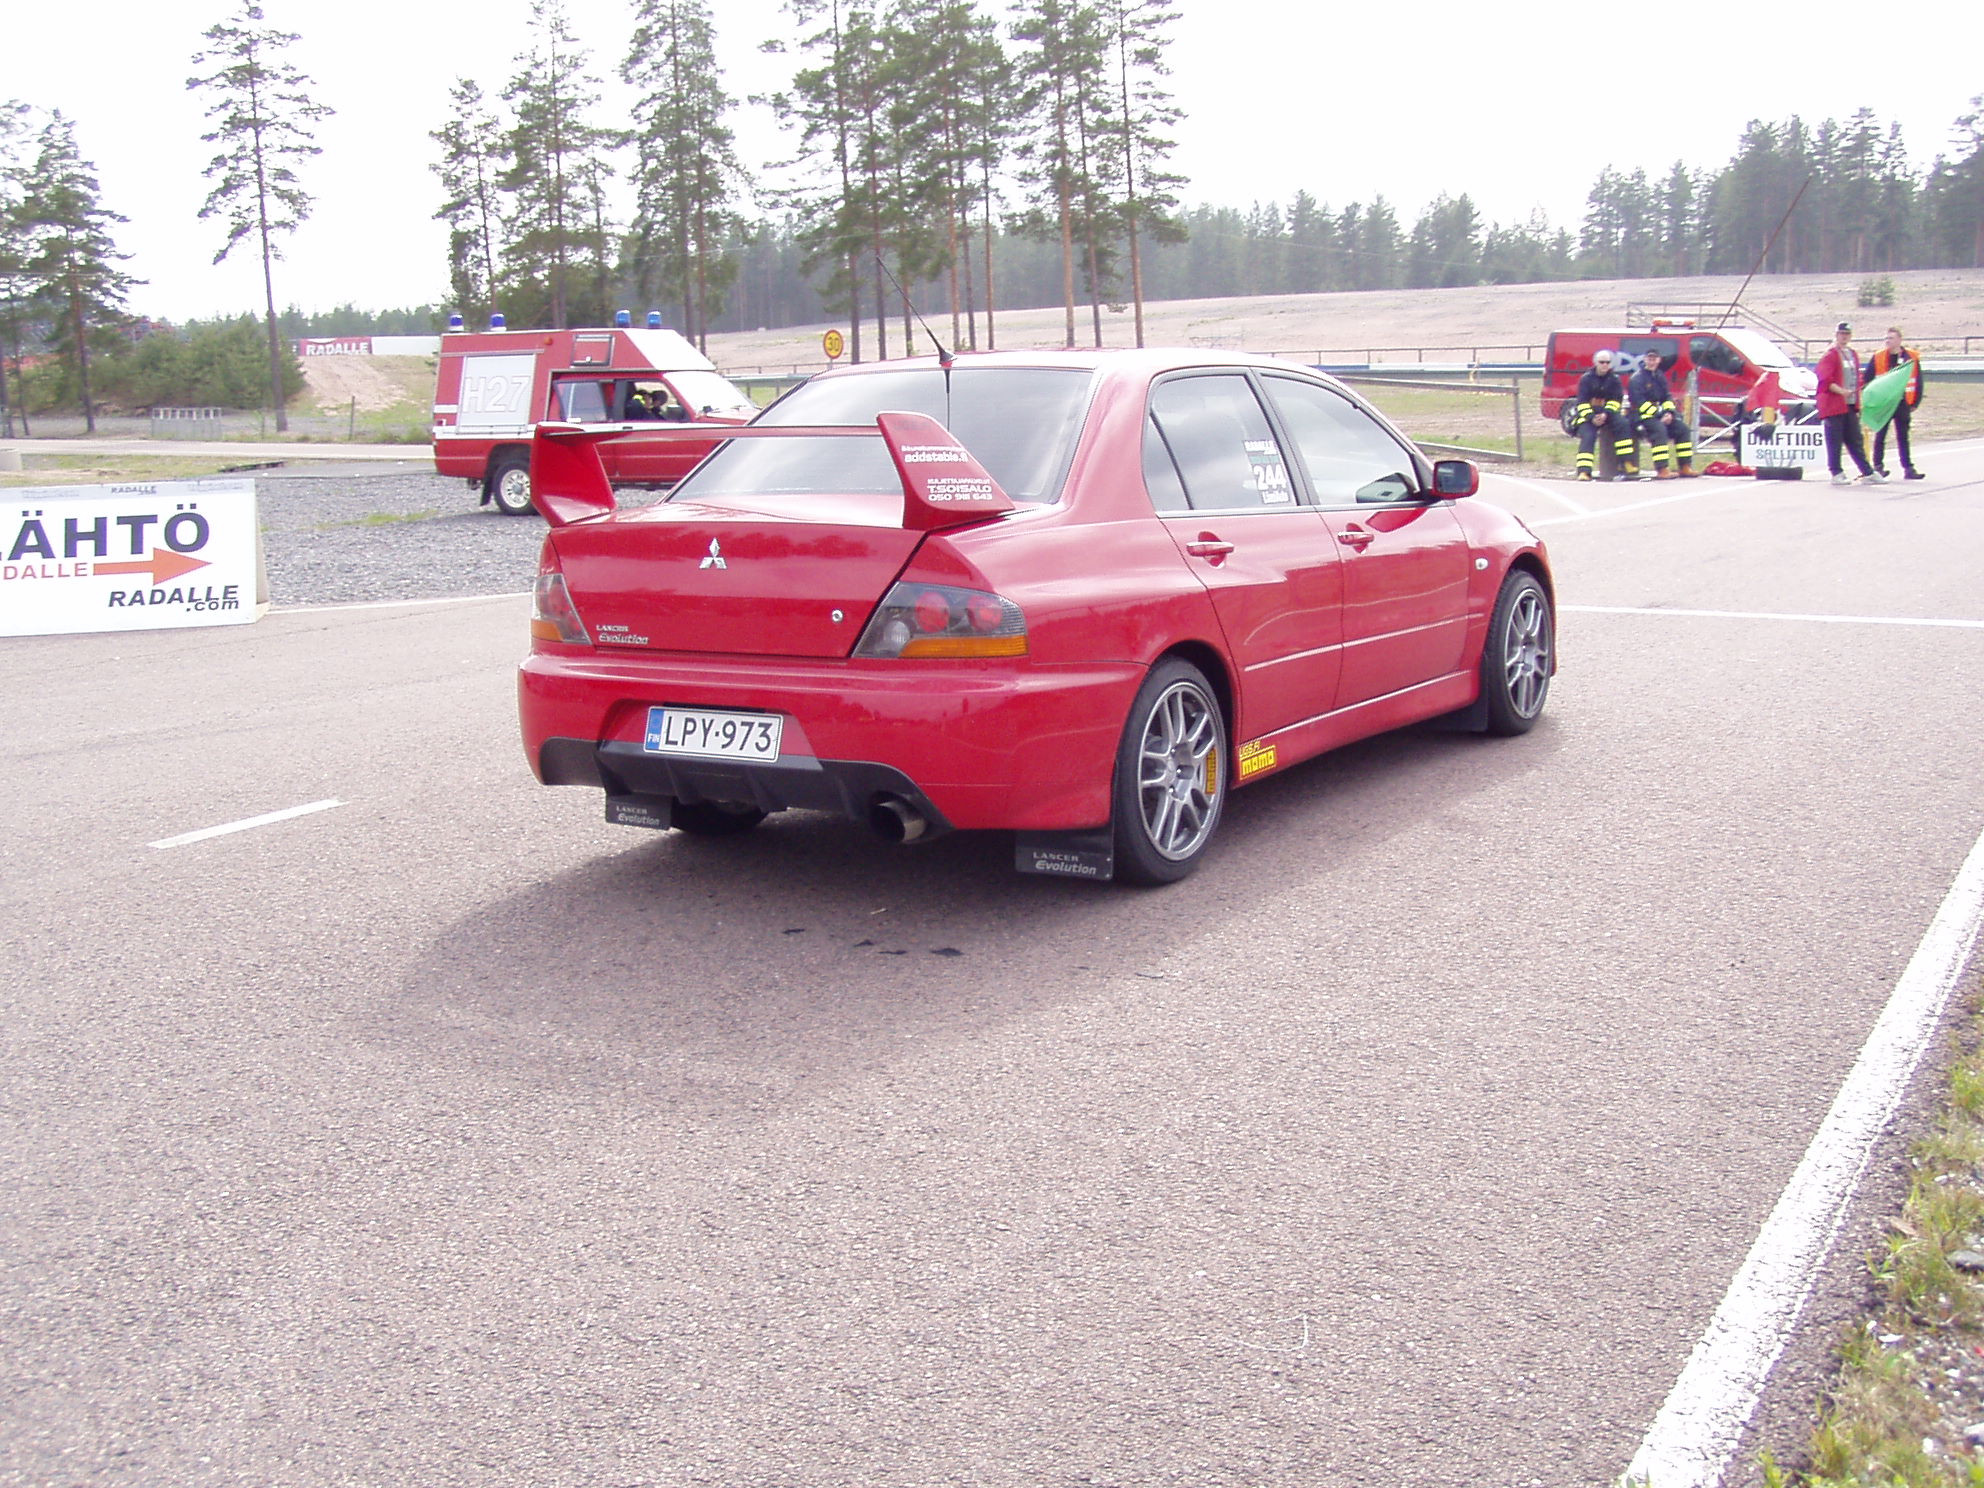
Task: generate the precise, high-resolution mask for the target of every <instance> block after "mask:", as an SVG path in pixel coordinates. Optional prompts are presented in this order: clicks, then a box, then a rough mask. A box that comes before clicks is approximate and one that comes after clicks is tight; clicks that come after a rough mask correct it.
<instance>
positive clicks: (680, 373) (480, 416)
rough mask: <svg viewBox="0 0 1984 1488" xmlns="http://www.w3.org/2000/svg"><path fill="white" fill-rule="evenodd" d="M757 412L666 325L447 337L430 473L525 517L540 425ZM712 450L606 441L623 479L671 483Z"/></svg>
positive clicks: (742, 417)
mask: <svg viewBox="0 0 1984 1488" xmlns="http://www.w3.org/2000/svg"><path fill="white" fill-rule="evenodd" d="M654 319H656V320H658V319H659V317H654ZM757 411H758V410H757V406H756V405H755V404H753V403H752V401H751V399H750V397H749V396H748V395H746V394H745V393H744V392H743V391H742V390H741V389H739V388H738V387H737V386H736V385H735V384H733V383H732V382H730V381H729V379H727V378H725V377H724V376H722V375H721V374H720V373H719V372H718V371H717V370H716V367H715V365H714V364H712V363H711V362H710V360H709V358H707V357H705V356H704V355H703V354H702V353H701V352H699V351H697V350H696V348H695V347H694V346H692V345H690V344H689V342H688V341H687V340H686V339H685V338H684V337H682V336H681V335H679V334H678V333H676V332H674V331H670V330H664V329H662V328H661V327H660V326H659V325H649V326H646V327H636V326H631V325H626V324H622V325H617V326H604V327H600V328H598V329H591V330H567V331H511V330H488V331H456V332H450V333H449V334H447V335H445V336H443V337H442V338H441V359H440V363H439V367H438V371H437V374H436V377H435V386H434V468H435V470H436V471H437V472H439V473H440V474H442V475H455V476H460V477H461V478H462V479H463V480H466V481H468V482H469V483H470V484H471V485H474V486H477V487H479V488H480V490H481V493H482V504H483V505H484V506H488V505H490V504H491V503H494V504H495V506H496V509H497V510H498V511H502V512H506V513H508V514H509V515H511V516H522V515H523V514H524V513H526V512H528V511H530V510H531V500H530V449H531V436H532V435H533V434H535V433H536V432H537V426H538V425H539V424H544V423H560V424H599V425H610V426H618V427H624V428H628V429H633V428H638V427H640V426H641V425H642V424H644V423H647V422H649V421H659V422H676V423H698V424H722V425H726V426H734V425H737V424H742V423H747V422H749V421H750V419H751V417H752V415H754V414H755V413H757ZM716 446H717V441H716V440H714V439H711V440H708V441H707V442H701V441H679V440H678V441H676V442H675V443H673V444H671V445H668V446H665V447H661V448H658V449H650V450H642V449H640V448H638V447H629V448H627V449H624V450H623V449H619V448H617V447H613V446H609V447H608V449H609V452H610V464H609V468H608V470H607V475H608V476H609V477H610V478H611V479H612V480H613V481H615V482H617V483H620V484H625V485H648V486H668V485H673V484H674V483H675V482H676V481H678V480H680V479H681V478H682V477H683V476H685V475H687V474H688V473H689V471H690V470H691V469H693V468H694V467H695V465H696V462H697V461H699V460H701V459H702V458H703V456H704V455H706V454H708V453H709V452H710V451H711V450H713V449H715V448H716Z"/></svg>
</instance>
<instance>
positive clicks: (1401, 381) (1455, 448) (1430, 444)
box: [1337, 375, 1523, 464]
mask: <svg viewBox="0 0 1984 1488" xmlns="http://www.w3.org/2000/svg"><path fill="white" fill-rule="evenodd" d="M1337 381H1338V382H1343V383H1349V384H1350V385H1352V386H1353V387H1355V386H1362V387H1388V388H1423V389H1427V390H1429V391H1432V392H1436V393H1480V394H1484V395H1486V396H1490V397H1505V398H1507V399H1508V400H1509V417H1510V421H1511V422H1512V423H1513V424H1514V426H1515V433H1516V452H1515V453H1514V454H1513V455H1511V454H1509V453H1507V452H1506V451H1503V450H1485V449H1476V448H1474V447H1473V446H1471V445H1465V444H1441V443H1438V442H1437V441H1434V440H1428V439H1416V440H1414V441H1413V443H1415V444H1417V445H1419V446H1420V447H1421V448H1422V449H1433V450H1447V451H1451V452H1452V453H1455V454H1461V455H1469V456H1472V457H1473V458H1474V459H1477V460H1493V461H1496V462H1498V463H1508V464H1520V463H1521V461H1522V458H1523V454H1522V384H1521V383H1520V382H1515V381H1511V382H1507V383H1500V382H1474V381H1469V382H1433V381H1424V382H1422V381H1419V380H1418V379H1415V378H1406V377H1359V376H1356V375H1351V376H1338V377H1337Z"/></svg>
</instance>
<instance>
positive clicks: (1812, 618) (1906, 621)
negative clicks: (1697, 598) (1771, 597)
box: [1557, 605, 1984, 630]
mask: <svg viewBox="0 0 1984 1488" xmlns="http://www.w3.org/2000/svg"><path fill="white" fill-rule="evenodd" d="M1557 608H1558V610H1560V611H1562V612H1564V613H1566V614H1574V615H1671V616H1673V617H1674V618H1676V619H1680V620H1803V621H1806V622H1809V623H1811V624H1816V625H1928V626H1942V627H1944V628H1946V629H1951V630H1984V620H1928V619H1914V618H1911V617H1909V616H1906V615H1797V614H1783V613H1780V612H1775V611H1768V610H1666V609H1660V608H1657V607H1652V606H1649V607H1644V608H1641V607H1636V606H1633V605H1558V606H1557Z"/></svg>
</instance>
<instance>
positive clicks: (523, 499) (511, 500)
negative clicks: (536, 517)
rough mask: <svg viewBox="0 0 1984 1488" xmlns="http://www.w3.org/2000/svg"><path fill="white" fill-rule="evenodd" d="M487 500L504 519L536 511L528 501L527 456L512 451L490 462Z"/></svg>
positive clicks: (528, 473) (527, 514)
mask: <svg viewBox="0 0 1984 1488" xmlns="http://www.w3.org/2000/svg"><path fill="white" fill-rule="evenodd" d="M489 500H490V504H491V505H493V506H494V507H495V508H496V510H498V511H499V512H501V513H503V515H504V516H506V517H527V516H529V515H530V514H531V513H532V512H534V511H536V510H537V508H536V507H535V506H534V505H532V504H531V499H530V456H529V455H526V454H523V453H521V452H519V451H512V452H511V453H509V454H505V455H498V456H497V457H496V458H495V459H494V460H492V461H491V462H490V464H489Z"/></svg>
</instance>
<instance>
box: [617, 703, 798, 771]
mask: <svg viewBox="0 0 1984 1488" xmlns="http://www.w3.org/2000/svg"><path fill="white" fill-rule="evenodd" d="M784 727H785V720H784V719H783V718H781V717H780V716H779V715H778V714H776V713H712V712H709V711H708V710H706V709H703V708H650V709H648V731H647V737H646V738H644V739H643V740H642V741H641V748H642V750H643V751H644V752H645V753H648V754H692V755H695V756H697V757H698V758H702V759H734V760H753V761H760V762H763V761H770V760H775V759H777V758H778V741H779V735H780V733H782V732H783V730H784Z"/></svg>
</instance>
